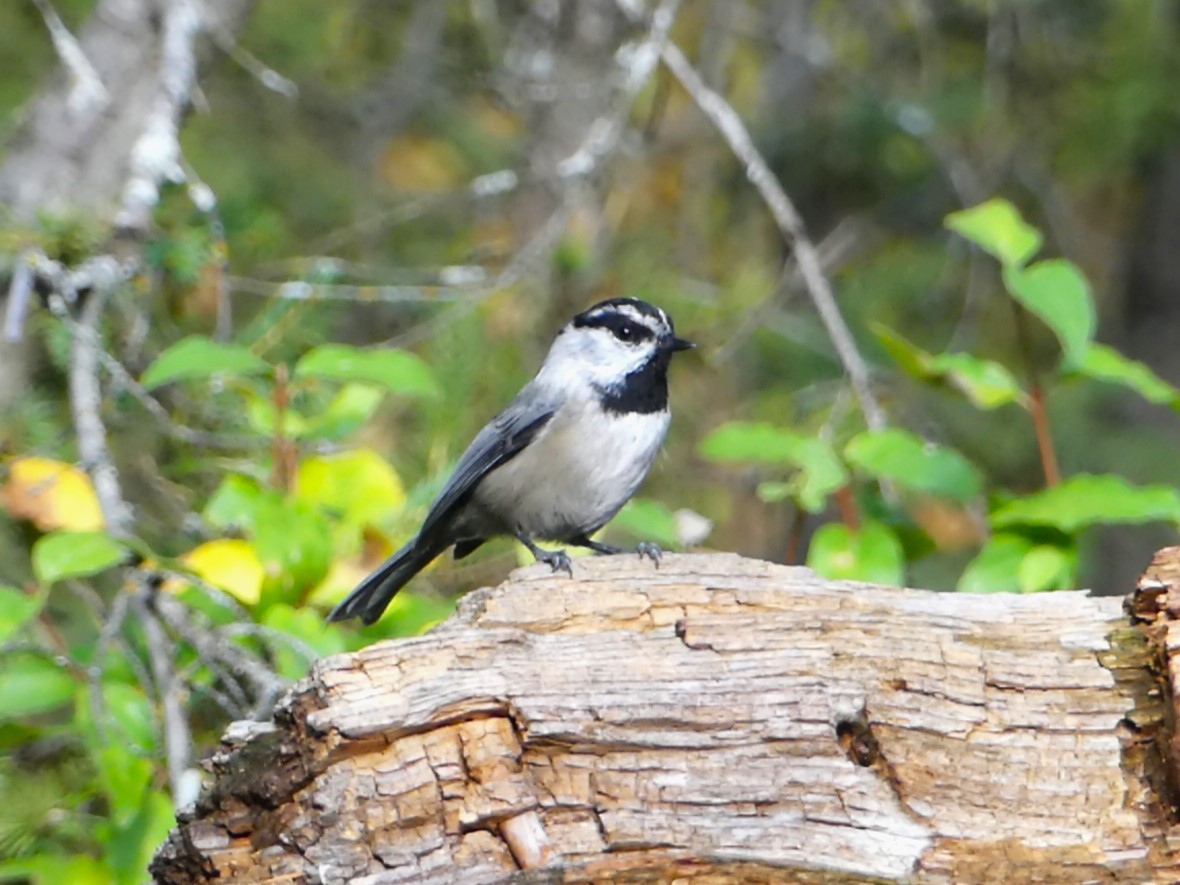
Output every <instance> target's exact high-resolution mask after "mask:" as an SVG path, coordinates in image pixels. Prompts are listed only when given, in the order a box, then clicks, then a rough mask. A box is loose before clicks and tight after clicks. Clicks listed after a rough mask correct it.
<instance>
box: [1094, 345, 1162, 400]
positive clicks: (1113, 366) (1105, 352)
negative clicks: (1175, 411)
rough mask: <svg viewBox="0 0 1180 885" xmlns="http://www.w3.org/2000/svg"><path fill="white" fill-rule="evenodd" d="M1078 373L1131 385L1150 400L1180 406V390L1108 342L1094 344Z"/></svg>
mask: <svg viewBox="0 0 1180 885" xmlns="http://www.w3.org/2000/svg"><path fill="white" fill-rule="evenodd" d="M1077 372H1078V374H1080V375H1085V376H1086V377H1087V378H1093V379H1094V380H1095V381H1106V382H1108V383H1110V384H1120V385H1122V386H1123V387H1127V388H1130V389H1131V390H1133V391H1135V392H1136V393H1137V394H1139V395H1140V396H1141V397H1143V398H1144V399H1145V400H1147V401H1148V402H1152V403H1157V404H1158V405H1167V406H1172V407H1173V408H1177V407H1180V390H1178V389H1177V388H1175V387H1173V386H1172V385H1171V384H1169V383H1168V382H1166V381H1164V380H1163V379H1162V378H1160V377H1159V375H1157V374H1156V373H1155V372H1153V371H1152V370H1151V369H1150V368H1148V367H1147V366H1146V365H1145V364H1144V363H1141V362H1139V361H1138V360H1133V359H1130V358H1128V357H1125V356H1123V355H1122V354H1121V353H1119V352H1118V351H1117V350H1115V349H1114V348H1113V347H1108V346H1107V345H1105V344H1097V343H1093V344H1091V345H1090V346H1089V347H1088V348H1087V349H1086V353H1085V356H1083V357H1082V360H1081V362H1080V363H1079V364H1078V366H1077Z"/></svg>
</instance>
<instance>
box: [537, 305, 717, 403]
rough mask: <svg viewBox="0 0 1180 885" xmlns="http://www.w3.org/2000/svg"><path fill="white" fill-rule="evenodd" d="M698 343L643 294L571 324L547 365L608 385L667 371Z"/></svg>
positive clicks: (556, 342) (599, 307) (587, 312)
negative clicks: (675, 356)
mask: <svg viewBox="0 0 1180 885" xmlns="http://www.w3.org/2000/svg"><path fill="white" fill-rule="evenodd" d="M695 346H696V345H695V344H693V343H692V342H691V341H686V340H685V339H683V338H678V337H677V336H676V331H675V329H674V328H673V326H672V318H671V317H670V316H668V314H667V313H666V312H665V311H663V310H661V309H660V308H658V307H655V306H654V305H651V304H648V303H647V302H646V301H640V300H639V299H638V298H611V299H610V300H608V301H600V302H599V303H598V304H595V305H594V306H593V307H591V308H589V309H587V310H584V311H582V312H581V313H580V314H578V315H577V316H575V317H574V318H573V319H572V320H570V321H569V322H568V323H566V325H565V326H564V327H563V328H562V330H561V332H559V333H558V335H557V338H556V340H554V342H553V347H552V348H550V350H549V356H548V358H547V359H546V360H545V365H546V368H547V369H549V370H550V371H560V372H562V373H565V372H577V373H580V374H581V376H582V377H583V378H584V379H585V380H586V381H587V382H589V383H590V384H592V385H594V386H595V387H607V386H613V385H615V384H618V383H620V382H621V381H622V379H624V378H626V377H627V376H628V375H632V374H634V373H637V372H642V371H645V370H647V371H651V370H655V371H656V372H657V373H659V374H661V375H662V374H663V372H664V370H666V369H667V367H668V362H669V360H671V358H672V354H674V353H677V352H678V351H681V350H688V349H689V348H692V347H695Z"/></svg>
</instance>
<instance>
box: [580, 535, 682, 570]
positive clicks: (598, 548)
mask: <svg viewBox="0 0 1180 885" xmlns="http://www.w3.org/2000/svg"><path fill="white" fill-rule="evenodd" d="M570 543H571V544H574V545H576V546H578V547H586V548H587V549H589V550H593V551H594V552H595V553H598V554H601V555H605V556H613V555H615V554H617V553H628V552H630V551H628V550H625V549H623V548H622V547H616V546H614V545H613V544H603V543H602V542H601V541H594V540H591V539H590V538H588V537H587V536H585V535H581V536H579V537H577V538H574V539H573V540H572V541H570ZM635 552H636V553H637V554H639V558H640V559H642V558H643V557H645V556H646V557H647V558H648V559H650V560H651V561H652V562H654V563H655V564H656V568H659V567H660V557H661V556H662V555H663V553H664V551H662V550H661V549H660V547H659V545H658V544H653V543H652V542H651V541H641V542H639V544H637V545H636V547H635Z"/></svg>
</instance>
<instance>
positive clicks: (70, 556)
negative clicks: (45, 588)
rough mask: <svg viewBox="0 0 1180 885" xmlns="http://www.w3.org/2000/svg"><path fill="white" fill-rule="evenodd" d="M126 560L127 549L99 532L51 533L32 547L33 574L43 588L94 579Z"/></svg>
mask: <svg viewBox="0 0 1180 885" xmlns="http://www.w3.org/2000/svg"><path fill="white" fill-rule="evenodd" d="M126 558H127V548H126V547H125V546H123V545H122V544H120V543H119V542H118V541H116V540H115V539H114V538H112V537H110V536H109V535H104V534H103V533H102V532H51V533H50V534H48V535H43V536H42V537H40V538H39V539H38V540H37V543H36V544H34V545H33V574H35V575H36V576H37V580H38V581H40V582H41V583H42V584H52V583H53V582H54V581H61V580H64V579H65V578H85V577H89V576H90V575H97V574H98V573H99V572H104V571H106V570H107V569H109V568H112V567H113V566H116V565H118V564H119V563H121V562H123V561H124V560H125V559H126Z"/></svg>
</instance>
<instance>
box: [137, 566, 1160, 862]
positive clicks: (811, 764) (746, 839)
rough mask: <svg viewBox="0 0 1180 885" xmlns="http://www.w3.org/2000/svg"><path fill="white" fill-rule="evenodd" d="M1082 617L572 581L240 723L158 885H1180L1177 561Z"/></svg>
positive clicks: (528, 578)
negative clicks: (1131, 593)
mask: <svg viewBox="0 0 1180 885" xmlns="http://www.w3.org/2000/svg"><path fill="white" fill-rule="evenodd" d="M1177 550H1178V549H1177V548H1172V549H1171V550H1170V551H1164V552H1163V553H1161V555H1160V556H1159V557H1157V562H1156V563H1154V564H1153V570H1151V571H1149V573H1148V575H1146V576H1145V577H1144V580H1143V582H1142V584H1141V587H1140V590H1139V592H1138V593H1137V594H1136V596H1135V597H1134V598H1133V600H1132V603H1133V604H1132V608H1131V612H1130V613H1124V600H1123V599H1117V598H1091V597H1090V596H1088V595H1086V594H1085V593H1081V592H1076V593H1052V594H1041V595H1034V596H1011V595H993V596H966V595H959V594H939V593H931V592H925V591H919V590H900V589H893V588H885V587H875V586H868V585H854V584H843V583H829V582H823V581H820V580H818V579H817V578H816V577H815V576H814V575H813V574H812V573H811V572H809V571H807V570H805V569H800V568H786V567H781V566H775V565H771V564H768V563H764V562H756V561H751V560H746V559H742V558H739V557H736V556H729V555H710V556H705V555H698V556H667V557H665V559H664V561H663V564H662V565H661V567H660V569H659V570H658V571H657V570H655V569H653V568H652V567H651V565H650V563H644V562H639V561H637V560H635V559H632V558H631V557H607V558H601V559H592V560H579V561H578V562H577V563H576V565H575V575H576V579H575V580H569V579H567V578H565V577H563V576H553V575H551V574H549V572H548V569H546V568H544V567H533V568H530V569H526V570H523V571H521V572H518V573H517V574H516V575H514V576H513V578H512V579H510V580H509V581H508V582H506V583H505V584H503V585H501V586H499V587H497V588H494V589H491V590H481V591H478V592H476V593H473V594H471V595H470V596H469V597H467V599H466V600H465V602H464V604H463V605H462V607H461V609H460V612H459V613H458V614H457V615H456V616H455V617H454V618H453V619H452V620H451V621H450V622H448V623H447V624H446V625H444V626H443V627H441V628H440V629H438V630H436V631H435V632H433V633H431V634H429V635H427V636H423V637H420V638H416V639H411V640H404V641H397V642H384V643H380V644H377V645H374V646H372V647H370V648H367V649H365V650H364V651H361V652H359V653H357V654H352V655H343V656H338V657H333V658H328V659H325V660H322V661H320V662H319V663H318V664H317V665H316V666H315V667H314V669H313V671H312V672H311V674H310V675H309V676H308V677H307V678H306V679H305V680H304V681H303V682H301V683H300V684H299V685H298V686H297V687H296V688H295V689H294V690H293V691H292V692H291V694H290V695H289V697H288V698H287V699H286V700H285V702H284V703H283V704H282V705H281V708H280V710H279V712H278V714H277V716H276V721H275V722H274V723H273V724H268V725H266V726H259V725H253V726H251V725H246V724H239V725H238V726H237V727H235V728H233V729H231V730H230V733H229V734H228V735H227V738H226V743H225V746H224V747H223V749H222V751H221V752H220V753H219V754H218V756H217V757H216V758H215V760H214V761H213V763H212V768H213V771H214V774H215V780H214V783H213V785H212V788H211V790H209V791H208V793H207V795H206V796H204V797H203V799H202V800H201V801H200V802H199V803H198V805H197V807H196V808H195V809H193V810H191V811H189V812H188V813H185V814H184V815H182V819H181V822H180V826H179V827H178V829H177V830H176V831H174V832H173V834H172V835H171V837H170V838H169V840H168V842H167V843H166V844H165V845H164V847H163V848H162V849H161V851H160V852H159V854H158V855H157V857H156V860H155V862H154V865H153V872H154V875H155V876H156V879H157V881H159V882H165V883H193V882H206V881H210V880H212V879H214V878H217V877H220V878H219V879H218V881H238V882H271V881H301V880H302V881H314V882H345V881H351V882H358V883H378V882H462V883H479V882H685V883H689V882H692V883H701V882H870V881H872V882H880V881H885V882H895V881H907V882H909V881H918V882H956V883H974V882H996V883H999V882H1004V883H1018V882H1053V883H1065V882H1136V883H1144V882H1161V883H1162V882H1176V881H1180V841H1178V839H1180V829H1178V828H1176V827H1175V826H1173V822H1174V821H1175V820H1176V811H1177V809H1176V804H1175V799H1174V795H1175V794H1174V791H1173V789H1174V785H1175V778H1174V774H1175V768H1174V764H1173V759H1174V755H1173V754H1174V747H1173V746H1172V741H1173V738H1172V735H1173V731H1172V725H1173V722H1174V716H1173V710H1174V706H1173V701H1172V694H1171V690H1170V679H1171V677H1172V676H1173V675H1175V673H1176V671H1180V662H1173V661H1172V659H1171V657H1170V650H1171V649H1174V648H1176V647H1178V646H1180V633H1174V632H1173V631H1175V630H1177V629H1180V627H1177V625H1176V624H1173V622H1172V619H1173V618H1174V617H1176V616H1177V615H1180V589H1178V587H1177V585H1176V584H1174V583H1173V581H1174V580H1180V577H1178V576H1180V565H1177V563H1180V553H1178V552H1177Z"/></svg>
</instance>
